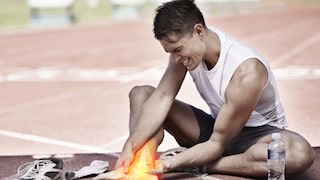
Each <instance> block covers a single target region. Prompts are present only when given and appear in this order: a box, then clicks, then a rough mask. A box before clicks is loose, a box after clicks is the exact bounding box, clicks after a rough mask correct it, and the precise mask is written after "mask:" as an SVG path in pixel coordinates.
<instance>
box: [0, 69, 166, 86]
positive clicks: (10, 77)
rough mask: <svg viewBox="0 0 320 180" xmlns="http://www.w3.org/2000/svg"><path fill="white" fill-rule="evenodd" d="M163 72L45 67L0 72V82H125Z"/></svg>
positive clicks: (152, 78) (154, 78) (153, 70)
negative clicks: (5, 72)
mask: <svg viewBox="0 0 320 180" xmlns="http://www.w3.org/2000/svg"><path fill="white" fill-rule="evenodd" d="M163 72H164V69H163V68H159V67H151V68H147V69H137V68H135V69H133V68H131V69H121V68H112V69H85V68H59V67H45V68H39V69H26V70H24V71H20V72H12V73H7V74H0V82H77V81H84V82H95V81H116V82H121V83H127V82H131V81H139V80H159V79H160V78H161V76H162V74H163Z"/></svg>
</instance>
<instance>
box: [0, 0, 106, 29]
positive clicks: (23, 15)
mask: <svg viewBox="0 0 320 180" xmlns="http://www.w3.org/2000/svg"><path fill="white" fill-rule="evenodd" d="M52 11H61V12H63V11H64V10H63V9H54V10H52V9H41V10H40V12H41V13H52ZM111 11H112V7H111V4H110V1H109V0H100V1H99V4H98V5H97V6H96V7H89V6H88V1H87V0H74V5H73V12H74V14H75V16H76V22H77V23H86V22H95V21H102V20H106V19H108V18H110V17H111ZM29 23H30V11H29V7H28V5H27V2H26V0H0V29H5V28H19V27H26V26H28V24H29Z"/></svg>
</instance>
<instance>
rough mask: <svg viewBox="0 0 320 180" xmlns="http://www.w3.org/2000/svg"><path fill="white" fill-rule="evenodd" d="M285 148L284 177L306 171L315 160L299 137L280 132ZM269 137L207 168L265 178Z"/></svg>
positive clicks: (305, 143)
mask: <svg viewBox="0 0 320 180" xmlns="http://www.w3.org/2000/svg"><path fill="white" fill-rule="evenodd" d="M281 137H282V139H283V141H284V143H285V146H286V175H292V174H296V173H299V172H302V171H304V170H306V169H308V168H309V167H310V166H311V165H312V163H313V161H314V158H315V154H314V151H313V149H312V147H311V146H310V144H309V143H308V142H307V141H306V140H305V139H304V138H303V137H301V136H300V135H298V134H296V133H294V132H291V131H287V130H285V131H281ZM270 141H271V135H268V136H265V137H263V138H262V139H260V140H259V141H258V142H257V143H256V144H254V145H253V146H251V147H250V148H249V149H248V150H247V151H246V152H244V153H242V154H237V155H231V156H226V157H223V158H221V159H220V160H218V161H216V162H214V163H211V164H209V165H208V166H207V171H208V172H209V173H210V172H211V173H221V174H231V175H238V176H248V177H265V176H267V172H268V168H267V146H268V143H269V142H270Z"/></svg>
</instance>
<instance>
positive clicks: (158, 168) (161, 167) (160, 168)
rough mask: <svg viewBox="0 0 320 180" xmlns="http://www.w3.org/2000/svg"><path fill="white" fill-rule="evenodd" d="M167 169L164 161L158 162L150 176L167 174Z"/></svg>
mask: <svg viewBox="0 0 320 180" xmlns="http://www.w3.org/2000/svg"><path fill="white" fill-rule="evenodd" d="M167 170H168V169H167V168H166V167H165V164H164V160H156V161H155V164H154V169H152V170H151V171H150V174H154V175H156V174H162V173H165V172H167Z"/></svg>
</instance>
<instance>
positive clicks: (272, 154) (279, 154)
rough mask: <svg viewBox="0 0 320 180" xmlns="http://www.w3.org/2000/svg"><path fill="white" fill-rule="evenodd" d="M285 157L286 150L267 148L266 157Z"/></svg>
mask: <svg viewBox="0 0 320 180" xmlns="http://www.w3.org/2000/svg"><path fill="white" fill-rule="evenodd" d="M285 158H286V151H285V150H284V149H283V150H280V151H274V150H273V151H272V150H270V149H268V159H285Z"/></svg>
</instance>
